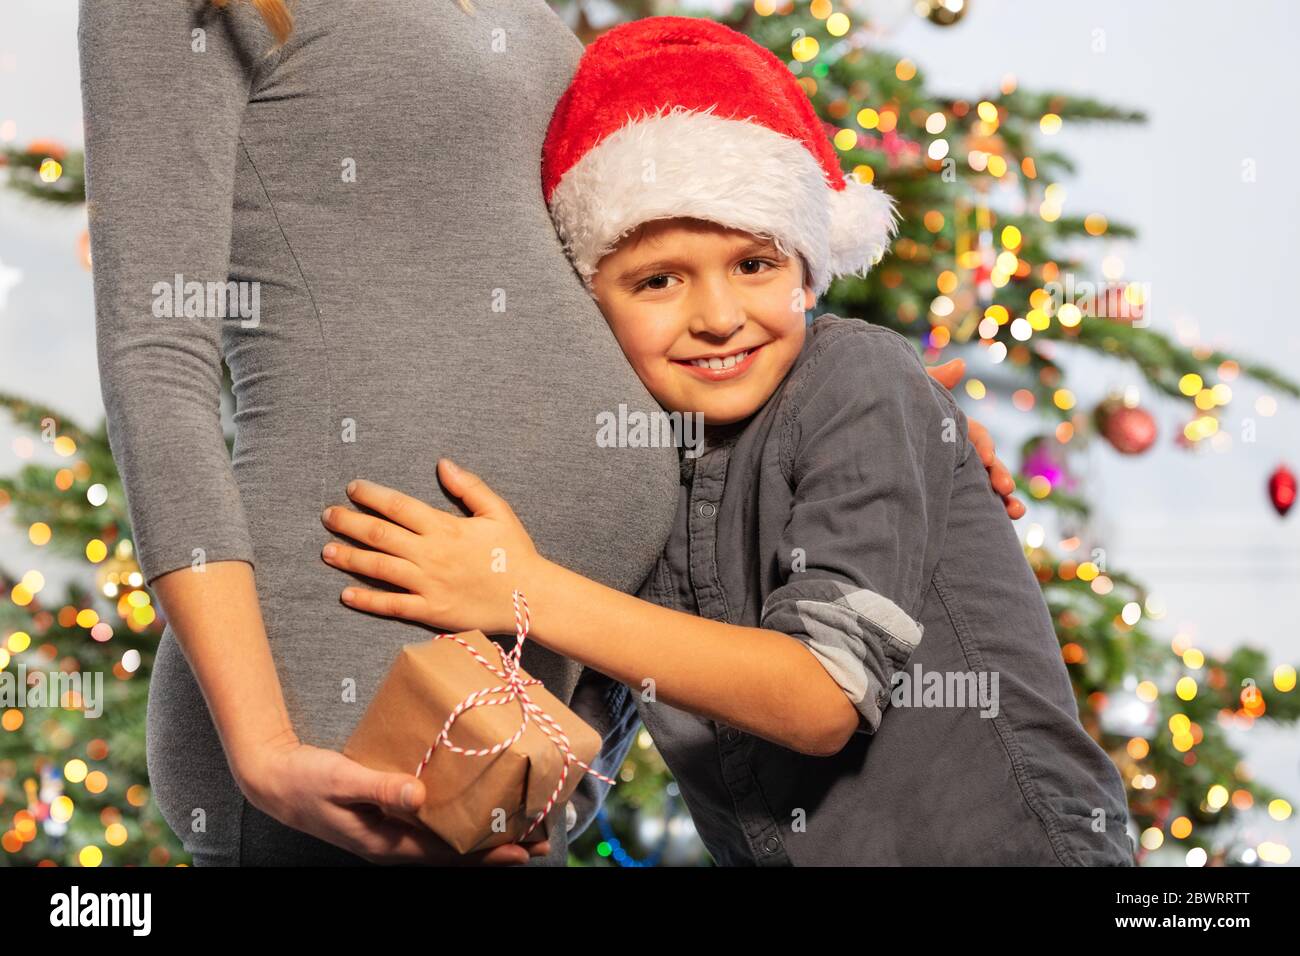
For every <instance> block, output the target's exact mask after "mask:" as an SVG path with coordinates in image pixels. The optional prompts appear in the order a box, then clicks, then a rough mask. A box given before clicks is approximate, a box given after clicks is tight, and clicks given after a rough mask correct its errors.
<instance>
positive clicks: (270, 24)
mask: <svg viewBox="0 0 1300 956" xmlns="http://www.w3.org/2000/svg"><path fill="white" fill-rule="evenodd" d="M247 2H248V3H251V4H252V5H253V7H254V8H255V9H256V10H257V12H258V13H260V14H261V15H262V20H263V21H264V22H265V23H266V27H267V29H268V30H270V31H271V35H272V36H274V37H275V42H276V43H283V42H284V41H285V40H287V39H289V34H290V33H291V32H293V14H292V13H291V12H290V11H289V4H288V2H286V0H247ZM229 3H230V0H212V5H213V6H215V7H225V6H226V5H227V4H229ZM456 3H457V4H458V5H459V6H460V8H461V9H462V10H464V11H465V12H466V13H473V12H474V7H473V5H472V4H471V2H470V0H456Z"/></svg>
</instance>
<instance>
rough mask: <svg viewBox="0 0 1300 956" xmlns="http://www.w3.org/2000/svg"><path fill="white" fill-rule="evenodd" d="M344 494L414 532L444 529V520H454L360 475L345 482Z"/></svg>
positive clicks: (416, 500) (428, 532)
mask: <svg viewBox="0 0 1300 956" xmlns="http://www.w3.org/2000/svg"><path fill="white" fill-rule="evenodd" d="M348 497H349V498H351V499H352V500H353V501H355V502H356V503H357V504H359V505H365V506H366V507H367V508H369V509H370V510H371V511H376V512H378V513H379V514H381V515H383V516H384V517H385V518H387V519H388V520H389V521H392V522H394V523H396V524H399V525H401V526H402V527H403V528H408V529H410V530H411V531H414V532H415V533H416V534H431V533H434V532H436V531H439V530H445V528H446V524H445V522H448V521H454V520H455V518H453V516H451V515H449V514H446V513H445V512H442V511H439V510H438V509H437V508H434V507H433V506H432V505H428V504H425V503H424V502H423V501H421V500H420V499H419V498H412V497H411V496H410V495H404V494H402V493H401V492H400V491H397V490H396V489H394V488H388V487H386V486H384V485H380V484H376V483H375V482H373V481H366V480H365V479H364V478H358V479H356V480H355V481H350V482H348Z"/></svg>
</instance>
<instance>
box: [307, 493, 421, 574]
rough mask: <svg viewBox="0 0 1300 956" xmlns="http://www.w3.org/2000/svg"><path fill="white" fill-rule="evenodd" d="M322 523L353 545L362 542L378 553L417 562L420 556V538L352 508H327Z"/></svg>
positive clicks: (389, 522)
mask: <svg viewBox="0 0 1300 956" xmlns="http://www.w3.org/2000/svg"><path fill="white" fill-rule="evenodd" d="M321 521H322V522H323V523H324V524H325V527H327V528H329V529H330V530H331V531H336V532H338V533H339V534H341V535H346V536H347V537H349V538H351V539H352V540H353V541H360V542H361V543H362V544H366V545H369V546H370V547H372V548H374V549H375V550H376V551H383V552H385V553H387V554H393V555H397V556H398V557H400V558H406V559H407V560H410V561H413V560H415V559H416V558H417V557H418V556H419V554H420V536H419V535H418V534H412V533H411V532H410V531H408V530H406V528H404V527H402V526H401V525H398V524H394V523H393V522H391V521H386V520H384V519H383V518H375V517H372V516H370V515H363V514H362V513H361V512H359V511H353V510H352V509H350V508H341V507H339V506H337V505H334V506H331V507H329V508H326V509H325V511H324V512H323V513H322V515H321Z"/></svg>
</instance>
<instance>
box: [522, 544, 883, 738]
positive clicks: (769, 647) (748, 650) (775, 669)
mask: <svg viewBox="0 0 1300 956" xmlns="http://www.w3.org/2000/svg"><path fill="white" fill-rule="evenodd" d="M517 580H519V582H520V584H519V590H520V591H522V592H523V594H524V596H525V597H526V598H527V600H528V610H529V637H530V638H532V639H535V640H536V641H537V642H538V643H539V644H543V645H545V646H546V647H548V648H550V649H551V650H553V651H555V652H556V653H557V654H563V655H564V656H566V657H571V658H573V659H574V660H576V661H580V662H582V663H583V664H586V665H587V666H588V667H592V668H595V669H596V670H598V671H601V672H602V673H604V674H607V675H609V676H610V677H612V678H614V679H615V680H618V681H619V682H621V683H624V684H627V685H628V686H629V687H631V688H632V690H633V691H634V692H636V691H641V690H643V689H646V690H650V692H651V693H652V694H653V695H654V698H655V699H656V700H659V701H662V702H664V703H666V704H669V705H671V706H673V707H677V708H679V709H681V710H688V711H691V712H692V713H696V714H700V715H702V716H704V717H708V718H710V719H711V720H716V721H718V722H720V723H725V724H729V725H731V726H732V727H736V728H739V729H740V730H743V731H746V732H747V733H751V734H754V735H755V736H758V737H763V738H764V739H767V740H770V741H772V742H773V743H776V744H779V745H780V746H783V747H787V748H789V749H791V750H795V751H798V752H800V753H806V754H811V755H815V756H824V755H827V754H833V753H836V752H837V751H839V750H840V748H841V747H843V745H844V743H845V741H847V740H848V738H849V737H850V736H851V734H852V733H853V730H854V728H855V727H856V726H857V713H856V712H855V711H854V709H853V707H852V705H851V704H850V703H849V702H848V700H847V699H846V697H845V695H844V693H843V692H842V691H841V690H840V688H839V686H838V685H837V684H836V682H835V681H834V680H833V679H832V678H831V676H830V675H829V674H828V673H827V671H826V669H825V668H824V667H823V666H822V665H821V664H820V663H819V662H818V660H817V658H816V657H814V656H813V655H812V654H811V653H809V651H808V649H807V648H806V647H805V646H804V644H803V643H802V642H800V641H797V640H791V639H790V637H788V636H787V635H785V634H780V633H777V632H776V631H770V630H764V629H762V628H756V627H740V626H737V625H732V624H724V623H722V622H720V621H711V620H708V619H706V618H700V617H696V616H694V615H692V614H686V613H683V612H681V611H674V610H671V609H669V608H664V607H660V606H659V605H657V604H651V603H650V602H648V601H643V600H641V599H640V598H637V597H633V596H631V595H628V594H624V593H622V592H621V591H616V590H614V589H613V588H609V587H606V586H605V585H603V584H600V583H598V582H596V581H592V580H589V579H588V578H585V577H583V576H582V575H580V574H577V573H576V572H573V571H570V570H569V569H568V568H565V567H563V566H561V565H558V564H555V563H553V562H551V561H548V560H546V559H545V558H543V557H541V556H540V555H537V556H535V557H534V558H532V559H531V560H530V562H529V563H528V565H527V566H526V568H525V569H524V570H523V571H522V572H521V573H520V575H519V577H518V579H517ZM647 681H651V682H653V683H652V684H647V683H646V682H647Z"/></svg>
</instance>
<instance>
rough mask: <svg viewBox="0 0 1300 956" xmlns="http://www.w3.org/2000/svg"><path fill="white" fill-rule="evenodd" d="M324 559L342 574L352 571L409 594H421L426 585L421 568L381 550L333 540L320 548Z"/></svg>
mask: <svg viewBox="0 0 1300 956" xmlns="http://www.w3.org/2000/svg"><path fill="white" fill-rule="evenodd" d="M321 557H322V558H323V559H324V560H325V563H326V564H329V565H332V566H333V567H336V568H338V569H339V570H341V571H351V572H352V573H354V574H360V575H364V576H365V577H368V578H373V579H374V580H376V581H387V582H388V583H389V584H396V585H397V586H398V587H401V588H406V590H408V591H418V590H419V589H420V586H421V585H422V583H423V582H424V576H423V575H422V574H421V572H420V569H419V568H418V567H416V566H415V565H414V564H412V563H411V562H410V561H407V560H406V559H405V558H398V557H394V556H393V555H391V554H384V553H383V552H382V551H367V550H365V549H364V548H354V547H352V545H350V544H343V543H342V542H339V541H331V542H330V543H329V544H327V545H325V547H323V548H321Z"/></svg>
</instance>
